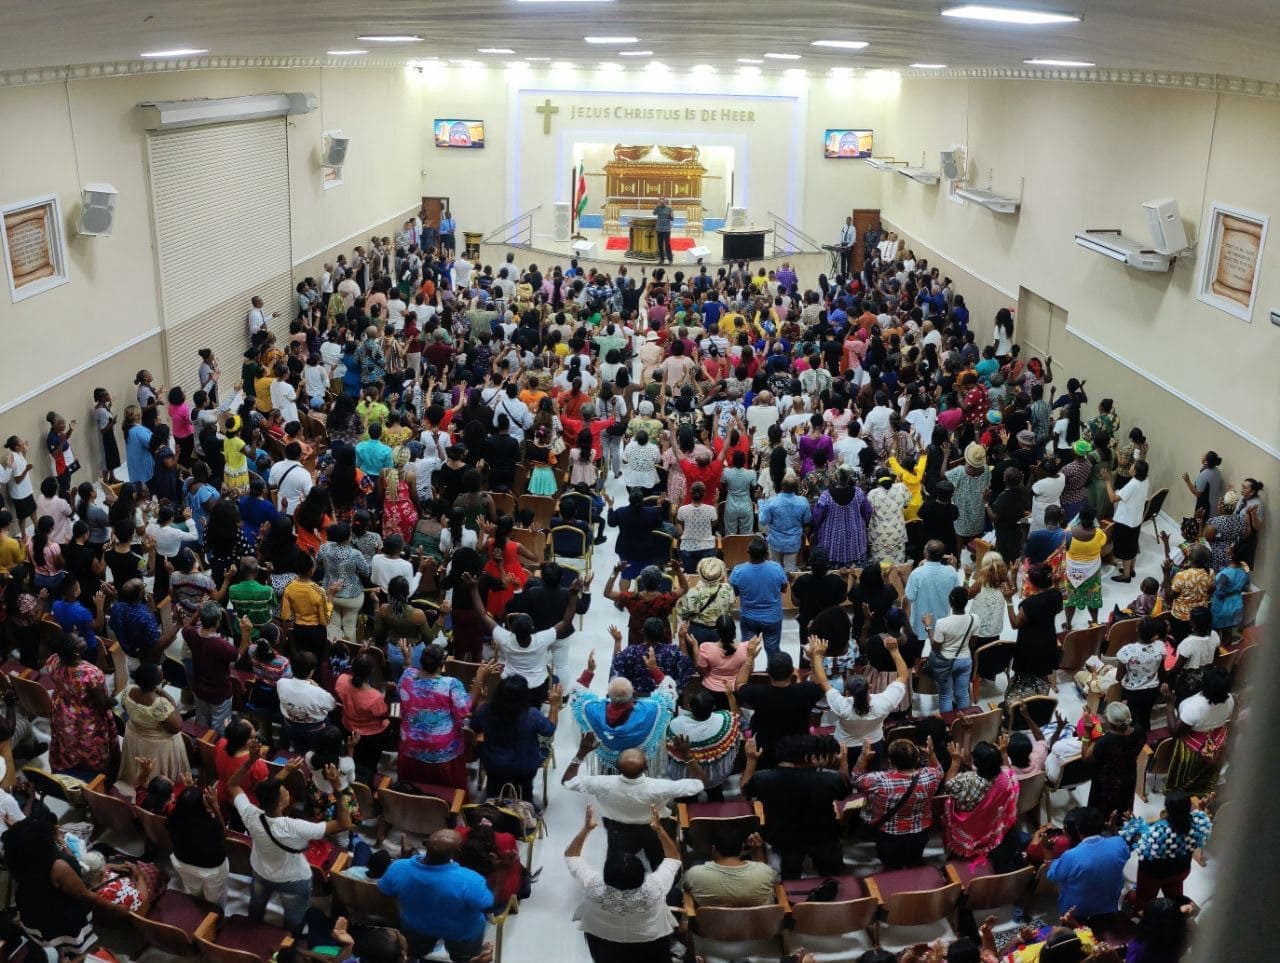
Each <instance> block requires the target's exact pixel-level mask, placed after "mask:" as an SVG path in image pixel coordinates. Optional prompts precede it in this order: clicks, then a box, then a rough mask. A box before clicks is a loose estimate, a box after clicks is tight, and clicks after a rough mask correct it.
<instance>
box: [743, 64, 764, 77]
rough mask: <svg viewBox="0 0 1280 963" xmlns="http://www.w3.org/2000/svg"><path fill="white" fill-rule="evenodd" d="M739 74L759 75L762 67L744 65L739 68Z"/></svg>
mask: <svg viewBox="0 0 1280 963" xmlns="http://www.w3.org/2000/svg"><path fill="white" fill-rule="evenodd" d="M738 75H739V76H741V77H759V76H760V68H759V67H751V66H747V65H744V66H741V67H739V68H738Z"/></svg>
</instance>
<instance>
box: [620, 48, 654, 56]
mask: <svg viewBox="0 0 1280 963" xmlns="http://www.w3.org/2000/svg"><path fill="white" fill-rule="evenodd" d="M618 56H619V57H652V56H653V51H652V50H619V51H618Z"/></svg>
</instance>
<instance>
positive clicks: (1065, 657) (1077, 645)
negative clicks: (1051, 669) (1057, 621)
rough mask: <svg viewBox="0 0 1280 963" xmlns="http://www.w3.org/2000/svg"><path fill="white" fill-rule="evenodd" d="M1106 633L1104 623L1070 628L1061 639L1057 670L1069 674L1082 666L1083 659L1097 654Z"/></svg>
mask: <svg viewBox="0 0 1280 963" xmlns="http://www.w3.org/2000/svg"><path fill="white" fill-rule="evenodd" d="M1106 634H1107V627H1106V626H1105V625H1091V626H1089V627H1088V628H1084V629H1072V630H1071V631H1070V632H1068V633H1067V634H1066V637H1065V638H1063V640H1062V654H1061V656H1060V658H1059V660H1058V671H1059V672H1063V673H1066V674H1067V675H1068V676H1071V675H1074V674H1075V673H1076V672H1078V671H1080V669H1082V668H1084V663H1085V660H1086V659H1088V658H1089V657H1090V656H1094V655H1097V654H1098V649H1099V648H1101V646H1102V639H1103V637H1104V636H1105V635H1106Z"/></svg>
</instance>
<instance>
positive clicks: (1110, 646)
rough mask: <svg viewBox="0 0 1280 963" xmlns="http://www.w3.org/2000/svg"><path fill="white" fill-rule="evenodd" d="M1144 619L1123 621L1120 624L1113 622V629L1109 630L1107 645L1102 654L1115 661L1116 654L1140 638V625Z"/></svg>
mask: <svg viewBox="0 0 1280 963" xmlns="http://www.w3.org/2000/svg"><path fill="white" fill-rule="evenodd" d="M1141 621H1142V619H1123V620H1121V621H1119V622H1113V623H1112V624H1111V628H1109V629H1107V645H1106V648H1104V649H1103V650H1102V654H1103V655H1104V656H1106V657H1107V658H1108V659H1114V658H1115V657H1116V653H1117V652H1119V651H1120V650H1121V649H1122V648H1124V647H1125V646H1126V645H1128V644H1129V643H1130V642H1134V641H1136V640H1137V638H1138V623H1140V622H1141Z"/></svg>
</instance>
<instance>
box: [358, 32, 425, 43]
mask: <svg viewBox="0 0 1280 963" xmlns="http://www.w3.org/2000/svg"><path fill="white" fill-rule="evenodd" d="M356 39H357V40H363V41H365V42H366V43H422V38H421V37H419V36H418V35H417V34H416V33H362V34H359V35H358V36H357V37H356Z"/></svg>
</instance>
